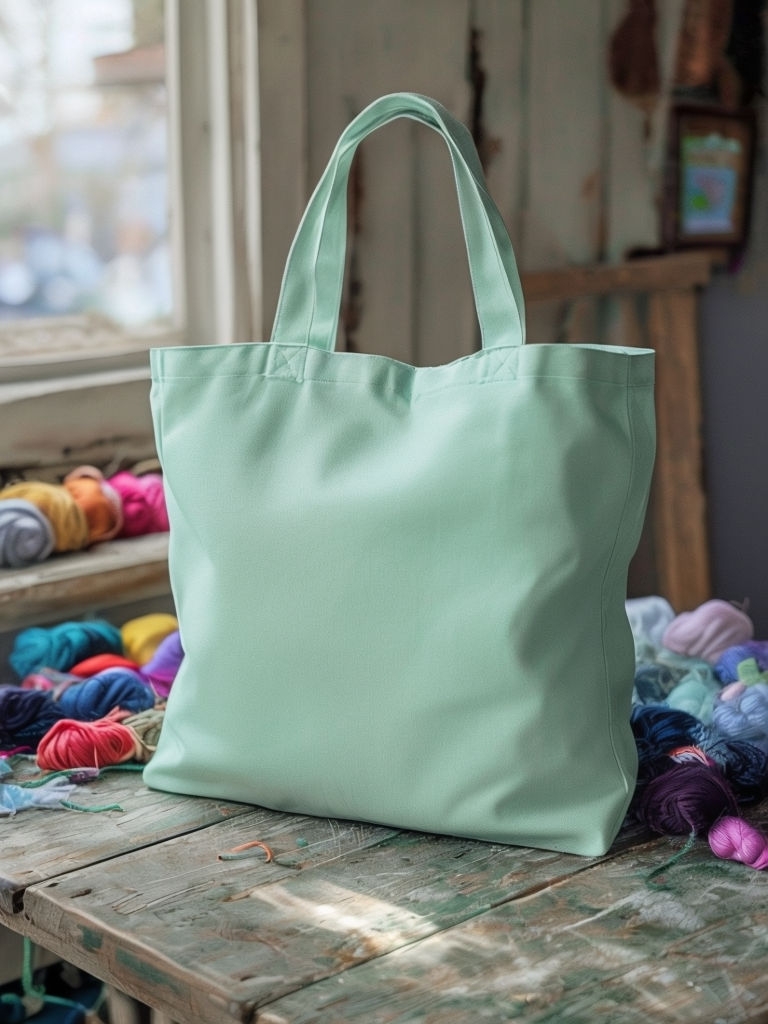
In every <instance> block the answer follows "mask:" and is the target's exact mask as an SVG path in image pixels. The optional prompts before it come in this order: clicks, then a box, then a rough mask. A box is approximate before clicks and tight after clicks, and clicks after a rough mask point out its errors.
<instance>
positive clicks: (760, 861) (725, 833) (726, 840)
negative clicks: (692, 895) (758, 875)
mask: <svg viewBox="0 0 768 1024" xmlns="http://www.w3.org/2000/svg"><path fill="white" fill-rule="evenodd" d="M707 840H708V842H709V846H710V849H711V850H712V852H713V853H714V854H715V855H716V856H717V857H720V858H722V859H723V860H736V861H739V862H741V863H742V864H747V865H748V866H749V867H751V868H757V870H758V871H762V870H763V868H767V867H768V839H766V837H765V836H764V835H763V834H762V833H761V832H758V830H757V829H756V828H754V827H753V826H752V825H749V824H748V823H747V822H746V821H742V820H741V818H734V817H731V816H726V817H724V818H721V819H720V820H719V821H718V822H716V823H715V824H714V825H713V826H712V828H711V829H710V830H709V835H708V836H707Z"/></svg>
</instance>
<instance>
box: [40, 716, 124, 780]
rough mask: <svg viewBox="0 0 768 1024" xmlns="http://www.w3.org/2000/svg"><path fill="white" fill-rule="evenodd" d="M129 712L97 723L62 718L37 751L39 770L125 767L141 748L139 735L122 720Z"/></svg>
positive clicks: (101, 719)
mask: <svg viewBox="0 0 768 1024" xmlns="http://www.w3.org/2000/svg"><path fill="white" fill-rule="evenodd" d="M124 717H126V714H125V712H122V711H117V712H112V713H111V714H109V715H107V716H106V717H105V718H99V719H97V720H96V721H95V722H76V721H74V719H71V718H62V719H61V720H60V721H59V722H56V723H54V725H53V726H52V727H51V728H50V729H49V730H48V732H47V733H46V734H45V735H44V736H43V738H42V739H41V740H40V743H39V745H38V748H37V764H38V767H40V768H43V769H45V770H46V771H63V770H65V769H69V768H104V767H106V766H107V765H112V764H122V763H123V762H124V761H130V760H131V758H133V757H135V756H136V755H137V753H138V750H139V744H138V743H137V739H136V736H135V734H134V733H133V731H132V730H131V729H129V728H128V726H126V725H122V724H121V722H120V721H119V719H120V718H124Z"/></svg>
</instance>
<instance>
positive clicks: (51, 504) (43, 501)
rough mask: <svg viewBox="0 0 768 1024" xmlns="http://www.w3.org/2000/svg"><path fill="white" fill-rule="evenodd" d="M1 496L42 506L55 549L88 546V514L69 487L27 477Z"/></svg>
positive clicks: (73, 548)
mask: <svg viewBox="0 0 768 1024" xmlns="http://www.w3.org/2000/svg"><path fill="white" fill-rule="evenodd" d="M0 498H21V499H22V500H24V501H28V502H30V504H32V505H34V506H35V507H36V508H38V509H39V510H40V511H41V512H42V513H43V515H44V516H45V517H46V519H47V520H48V522H49V523H50V524H51V527H52V529H53V537H54V551H80V550H81V549H82V548H84V547H86V546H87V545H88V521H87V520H86V518H85V513H84V512H83V510H82V509H81V508H80V506H79V505H78V504H77V502H76V501H75V499H74V498H73V497H72V495H71V494H70V493H69V492H68V491H67V490H66V488H64V487H61V486H60V485H58V484H46V483H43V482H42V481H38V480H24V481H21V482H20V483H17V484H10V485H9V486H8V487H5V488H4V489H3V490H2V491H0Z"/></svg>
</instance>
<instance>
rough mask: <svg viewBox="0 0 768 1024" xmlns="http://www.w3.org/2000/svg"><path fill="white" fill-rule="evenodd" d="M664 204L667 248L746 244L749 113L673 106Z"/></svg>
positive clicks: (750, 154)
mask: <svg viewBox="0 0 768 1024" xmlns="http://www.w3.org/2000/svg"><path fill="white" fill-rule="evenodd" d="M669 141H670V146H669V159H668V167H667V171H668V173H667V176H666V179H667V180H666V188H665V195H664V201H663V206H662V234H663V239H664V243H665V246H666V247H667V248H668V249H680V248H693V247H706V246H718V247H724V248H734V249H738V248H741V247H743V246H744V244H745V243H746V240H747V235H748V230H749V213H750V205H751V200H752V179H753V167H754V151H755V117H754V113H753V111H751V110H726V109H722V108H720V107H710V106H703V105H693V104H677V105H675V106H673V107H672V110H671V116H670V133H669Z"/></svg>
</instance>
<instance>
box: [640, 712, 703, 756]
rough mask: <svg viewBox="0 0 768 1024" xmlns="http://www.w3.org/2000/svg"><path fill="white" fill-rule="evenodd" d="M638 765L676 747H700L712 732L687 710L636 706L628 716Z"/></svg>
mask: <svg viewBox="0 0 768 1024" xmlns="http://www.w3.org/2000/svg"><path fill="white" fill-rule="evenodd" d="M630 724H631V726H632V732H633V733H634V736H635V743H636V744H637V753H638V757H639V758H640V762H641V764H642V763H643V762H647V763H650V762H652V761H654V760H656V759H657V758H659V757H665V756H666V755H667V754H668V753H669V751H670V750H674V749H675V748H676V747H686V746H694V747H703V745H704V743H706V742H707V740H708V739H709V738H710V736H711V734H712V730H711V729H710V728H708V727H707V726H706V725H704V723H703V722H700V721H699V719H698V718H696V717H694V715H690V714H688V712H687V711H678V710H676V709H674V708H668V707H665V706H664V705H662V704H646V705H642V704H638V705H636V706H635V707H633V708H632V714H631V717H630Z"/></svg>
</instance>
